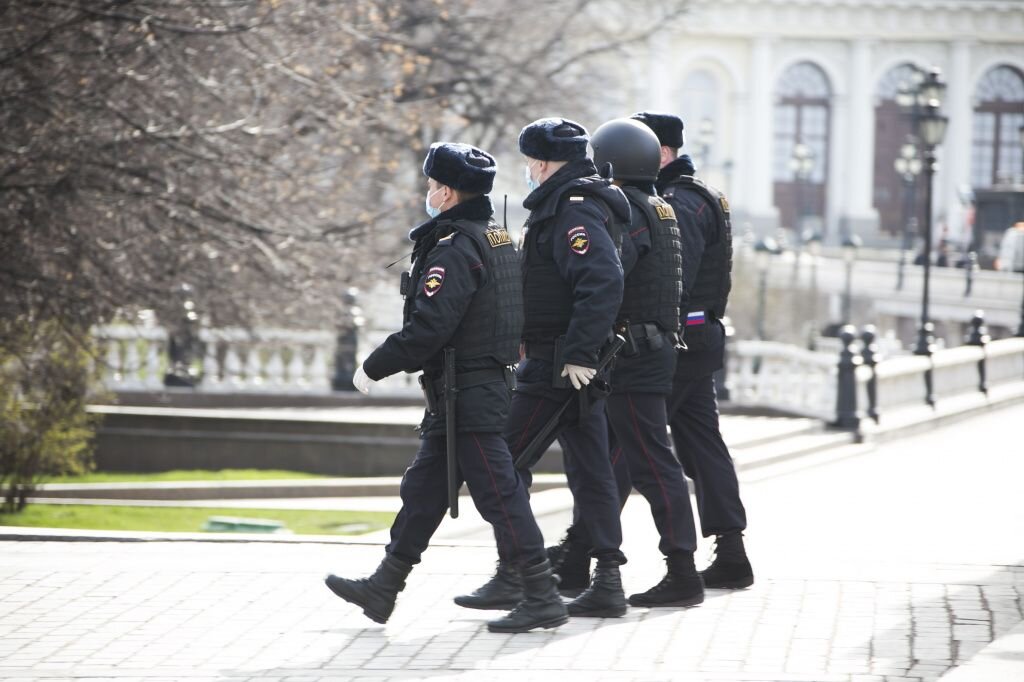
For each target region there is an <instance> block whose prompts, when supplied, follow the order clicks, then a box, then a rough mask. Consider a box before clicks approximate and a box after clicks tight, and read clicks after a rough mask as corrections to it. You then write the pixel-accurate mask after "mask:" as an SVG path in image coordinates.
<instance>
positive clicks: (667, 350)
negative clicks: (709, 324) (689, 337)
mask: <svg viewBox="0 0 1024 682" xmlns="http://www.w3.org/2000/svg"><path fill="white" fill-rule="evenodd" d="M637 186H638V187H640V188H641V189H643V190H644V191H649V192H653V190H654V188H653V187H650V186H649V185H648V186H647V187H644V186H643V185H642V184H638V185H637ZM651 248H652V244H651V230H650V227H649V226H648V225H647V217H646V216H645V215H644V214H643V213H640V212H639V211H633V213H632V216H631V220H630V224H629V230H628V232H627V233H626V234H624V235H623V239H622V270H623V272H624V274H625V276H626V277H627V278H628V277H629V274H630V273H631V272H633V269H634V268H636V267H644V266H645V265H646V263H644V261H643V259H644V258H646V257H647V255H648V254H650V252H651ZM645 343H646V342H643V341H642V342H640V345H641V348H640V352H638V353H637V354H635V355H632V356H627V355H625V354H623V353H620V354H619V356H618V357H616V358H615V366H614V371H613V372H612V380H611V385H612V392H613V393H666V394H667V393H670V392H671V391H672V373H673V371H675V366H676V351H675V346H674V341H672V340H670V339H669V338H668V337H665V336H663V337H662V343H663V345H662V347H661V348H659V349H657V350H648V348H647V346H646V345H645Z"/></svg>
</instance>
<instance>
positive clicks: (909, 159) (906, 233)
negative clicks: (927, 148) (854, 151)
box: [893, 136, 921, 290]
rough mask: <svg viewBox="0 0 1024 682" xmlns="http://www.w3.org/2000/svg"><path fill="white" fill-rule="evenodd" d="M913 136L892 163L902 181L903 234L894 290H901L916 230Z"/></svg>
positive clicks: (918, 168)
mask: <svg viewBox="0 0 1024 682" xmlns="http://www.w3.org/2000/svg"><path fill="white" fill-rule="evenodd" d="M913 139H914V138H913V136H911V137H910V138H909V139H908V141H907V143H906V144H904V145H903V146H902V147H900V155H899V156H898V157H896V160H895V161H893V166H894V167H895V168H896V172H897V173H899V175H900V177H901V178H902V179H903V234H902V239H900V263H899V270H898V274H897V276H896V289H897V290H899V289H902V288H903V269H904V267H905V266H906V263H907V251H908V250H909V249H910V240H911V237H910V235H911V234H913V233H914V232H915V231H916V229H917V210H916V207H917V196H916V192H915V191H914V190H915V188H916V186H917V174H918V173H920V172H921V159H920V158H918V156H917V147H916V146H915V145H914V142H913Z"/></svg>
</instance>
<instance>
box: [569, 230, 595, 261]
mask: <svg viewBox="0 0 1024 682" xmlns="http://www.w3.org/2000/svg"><path fill="white" fill-rule="evenodd" d="M568 236H569V250H570V251H572V252H573V253H575V254H578V255H580V256H582V255H584V254H585V253H586V252H587V251H590V234H589V233H588V232H587V228H585V227H583V226H582V225H578V226H577V227H574V228H572V229H571V230H569V233H568Z"/></svg>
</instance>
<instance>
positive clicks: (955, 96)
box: [934, 40, 974, 243]
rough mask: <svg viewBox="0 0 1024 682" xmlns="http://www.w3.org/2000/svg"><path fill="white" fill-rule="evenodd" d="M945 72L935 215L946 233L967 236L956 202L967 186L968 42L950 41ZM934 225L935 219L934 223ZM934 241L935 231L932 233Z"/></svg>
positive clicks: (970, 107)
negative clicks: (943, 124)
mask: <svg viewBox="0 0 1024 682" xmlns="http://www.w3.org/2000/svg"><path fill="white" fill-rule="evenodd" d="M949 49H950V55H949V57H950V59H949V65H950V68H949V73H948V74H946V83H947V89H946V96H945V101H946V104H945V113H946V115H947V116H949V127H948V128H947V130H946V139H945V140H943V144H942V146H941V147H940V148H939V153H940V154H941V165H940V167H939V175H940V177H939V178H938V182H937V183H936V191H935V203H934V210H935V212H936V213H935V215H936V217H938V216H940V215H942V214H945V215H946V224H947V225H948V227H949V236H950V237H951V238H953V239H957V240H960V239H963V238H965V237H966V238H969V236H970V235H969V233H965V230H966V227H967V226H966V225H964V219H965V218H966V211H965V208H966V207H965V206H964V205H963V204H962V203H961V202H960V198H959V196H960V190H961V188H965V187H967V188H969V187H970V186H971V131H972V128H973V123H974V122H973V118H974V107H973V105H972V101H973V94H974V83H973V82H971V45H970V43H969V42H967V41H962V40H958V41H956V42H954V43H952V44H951V45H950V48H949ZM936 229H938V223H936ZM935 237H936V243H938V237H939V234H938V233H936V234H935Z"/></svg>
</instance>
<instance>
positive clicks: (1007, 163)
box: [971, 65, 1024, 188]
mask: <svg viewBox="0 0 1024 682" xmlns="http://www.w3.org/2000/svg"><path fill="white" fill-rule="evenodd" d="M1021 125H1024V75H1022V74H1021V72H1020V71H1018V70H1017V69H1015V68H1013V67H1012V66H1006V65H1001V66H996V67H993V68H991V69H989V70H988V71H987V72H986V73H985V75H984V76H982V78H981V80H980V81H978V86H977V88H975V91H974V123H973V131H972V132H973V135H972V139H971V182H972V183H973V184H974V186H975V187H982V188H985V187H994V186H998V185H1005V184H1015V183H1024V152H1022V151H1021V140H1020V126H1021Z"/></svg>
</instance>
